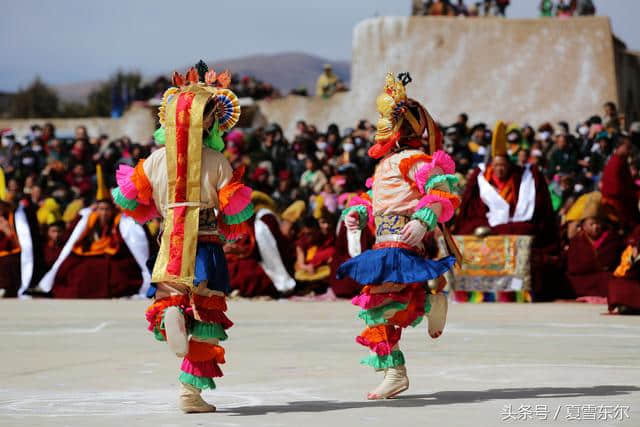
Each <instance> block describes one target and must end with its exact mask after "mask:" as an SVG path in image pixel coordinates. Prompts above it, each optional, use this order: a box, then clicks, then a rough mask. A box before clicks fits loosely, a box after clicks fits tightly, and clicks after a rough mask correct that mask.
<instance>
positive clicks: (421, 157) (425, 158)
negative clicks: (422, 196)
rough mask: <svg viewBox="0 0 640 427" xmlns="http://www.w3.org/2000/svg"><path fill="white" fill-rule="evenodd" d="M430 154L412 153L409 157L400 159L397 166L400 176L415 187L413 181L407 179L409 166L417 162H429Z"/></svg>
mask: <svg viewBox="0 0 640 427" xmlns="http://www.w3.org/2000/svg"><path fill="white" fill-rule="evenodd" d="M430 161H431V156H429V155H428V154H414V155H413V156H411V157H407V158H406V159H402V160H401V161H400V165H399V166H398V168H399V169H400V173H401V174H402V178H404V180H405V181H407V182H408V183H409V184H411V186H412V187H416V183H415V181H412V180H411V179H409V171H410V170H411V168H412V167H413V166H414V165H415V164H416V163H418V162H425V163H426V162H430Z"/></svg>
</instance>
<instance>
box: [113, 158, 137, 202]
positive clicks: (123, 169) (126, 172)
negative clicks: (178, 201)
mask: <svg viewBox="0 0 640 427" xmlns="http://www.w3.org/2000/svg"><path fill="white" fill-rule="evenodd" d="M133 171H134V168H132V167H131V166H127V165H120V167H118V170H117V171H116V182H117V183H118V187H120V192H121V193H122V195H123V196H124V197H126V198H127V199H129V200H135V199H136V196H137V195H138V189H137V188H136V186H135V185H133V182H131V175H133Z"/></svg>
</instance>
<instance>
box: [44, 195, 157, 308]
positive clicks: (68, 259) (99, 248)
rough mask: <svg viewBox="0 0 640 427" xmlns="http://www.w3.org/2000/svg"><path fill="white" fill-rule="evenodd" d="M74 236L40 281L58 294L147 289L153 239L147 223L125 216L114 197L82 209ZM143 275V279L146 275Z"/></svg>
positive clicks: (92, 294)
mask: <svg viewBox="0 0 640 427" xmlns="http://www.w3.org/2000/svg"><path fill="white" fill-rule="evenodd" d="M72 228H73V232H72V234H71V237H70V238H69V240H68V241H67V243H66V244H65V246H64V248H63V249H62V251H61V254H60V257H59V258H58V259H57V260H56V262H55V263H54V265H53V267H52V268H51V270H49V272H48V273H47V274H46V275H45V277H44V278H43V279H42V280H41V281H40V284H39V285H38V287H39V288H40V289H41V290H42V291H44V292H49V291H51V292H52V294H53V296H54V297H55V298H119V297H124V296H131V295H135V294H138V293H141V294H142V295H144V294H145V293H146V288H147V287H148V284H149V281H150V280H149V279H150V275H149V271H148V270H147V267H146V265H145V263H146V260H147V258H148V257H149V243H148V241H147V237H146V233H145V231H144V229H143V228H142V227H141V226H140V225H138V224H136V223H135V222H134V221H133V220H132V219H131V218H128V217H123V216H122V215H121V214H120V213H118V211H117V208H116V207H115V205H114V204H113V201H112V200H111V199H106V198H104V199H101V200H99V201H98V202H97V203H96V207H95V209H93V210H89V209H85V210H83V211H81V216H80V218H79V219H78V220H76V222H75V224H73V225H72ZM143 279H144V280H143Z"/></svg>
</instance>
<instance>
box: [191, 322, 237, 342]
mask: <svg viewBox="0 0 640 427" xmlns="http://www.w3.org/2000/svg"><path fill="white" fill-rule="evenodd" d="M191 335H193V336H194V337H195V338H200V339H208V338H215V339H218V340H220V341H224V340H226V339H227V338H228V336H227V333H226V332H225V331H224V328H223V327H222V326H221V325H220V324H219V323H205V322H200V321H198V320H194V321H193V325H192V327H191Z"/></svg>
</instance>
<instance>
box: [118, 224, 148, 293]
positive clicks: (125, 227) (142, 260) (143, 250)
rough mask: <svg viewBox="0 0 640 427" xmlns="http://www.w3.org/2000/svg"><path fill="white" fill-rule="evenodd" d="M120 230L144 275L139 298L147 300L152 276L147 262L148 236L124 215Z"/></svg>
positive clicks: (119, 226) (140, 227)
mask: <svg viewBox="0 0 640 427" xmlns="http://www.w3.org/2000/svg"><path fill="white" fill-rule="evenodd" d="M118 230H119V231H120V234H121V235H122V239H123V240H124V243H125V244H126V245H127V247H128V248H129V251H130V252H131V254H132V255H133V258H135V260H136V263H138V267H140V272H141V273H142V285H141V286H140V290H139V291H138V296H140V297H144V298H146V296H147V290H148V289H149V286H151V274H150V273H149V269H148V268H147V261H148V260H149V241H148V240H147V234H146V233H145V232H144V228H143V227H142V226H141V225H140V224H138V223H137V222H135V221H134V220H133V219H132V218H130V217H128V216H126V215H122V217H121V218H120V224H118Z"/></svg>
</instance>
